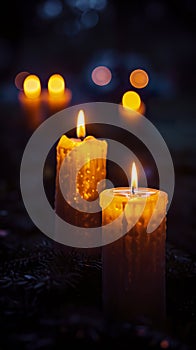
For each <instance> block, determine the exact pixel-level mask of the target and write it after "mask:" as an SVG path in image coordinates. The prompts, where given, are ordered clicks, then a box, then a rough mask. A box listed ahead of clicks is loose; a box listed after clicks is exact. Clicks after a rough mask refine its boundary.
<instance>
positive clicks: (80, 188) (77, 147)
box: [55, 110, 107, 253]
mask: <svg viewBox="0 0 196 350" xmlns="http://www.w3.org/2000/svg"><path fill="white" fill-rule="evenodd" d="M85 129H86V128H85V121H84V112H83V110H80V111H79V113H78V120H77V138H68V137H67V136H65V135H63V136H62V137H61V139H60V140H59V142H58V145H57V148H56V161H57V165H56V190H55V211H56V214H57V215H58V216H60V217H61V218H62V219H63V220H65V221H67V222H68V223H70V224H72V225H75V226H78V227H85V228H87V229H88V228H89V227H99V226H101V208H100V206H99V200H98V197H99V192H98V186H99V191H102V190H104V188H105V178H106V154H107V142H106V141H105V140H99V139H96V138H95V137H93V136H87V137H85V135H86V130H85ZM65 163H66V167H65V170H64V171H63V173H62V174H61V168H62V167H63V165H64V164H65ZM81 164H82V166H81ZM62 189H63V191H62ZM62 192H63V193H62ZM64 197H66V198H64ZM81 198H82V200H83V201H82V203H81V201H80V199H81ZM95 200H97V204H96V203H94V201H95ZM91 206H92V207H93V208H94V209H93V210H92V211H91V210H89V207H90V208H91ZM55 230H56V235H58V227H56V229H55ZM84 249H85V248H84ZM87 250H88V252H89V253H92V252H93V251H94V252H95V251H96V253H97V251H99V252H100V249H99V250H98V249H97V248H92V249H87ZM87 250H85V252H87Z"/></svg>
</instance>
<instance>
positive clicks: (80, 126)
mask: <svg viewBox="0 0 196 350" xmlns="http://www.w3.org/2000/svg"><path fill="white" fill-rule="evenodd" d="M85 135H86V128H85V121H84V111H83V110H82V109H81V110H80V111H79V113H78V120H77V137H79V138H81V137H82V138H84V137H85Z"/></svg>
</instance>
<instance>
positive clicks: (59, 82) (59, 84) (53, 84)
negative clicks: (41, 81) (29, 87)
mask: <svg viewBox="0 0 196 350" xmlns="http://www.w3.org/2000/svg"><path fill="white" fill-rule="evenodd" d="M64 91H65V81H64V79H63V77H62V76H61V75H60V74H53V75H51V77H50V78H49V80H48V92H49V94H50V96H52V97H58V96H59V97H61V96H62V95H63V94H64Z"/></svg>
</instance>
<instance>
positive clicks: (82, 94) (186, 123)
mask: <svg viewBox="0 0 196 350" xmlns="http://www.w3.org/2000/svg"><path fill="white" fill-rule="evenodd" d="M195 15H196V5H195V2H194V1H177V2H176V1H138V2H123V3H122V2H120V1H105V0H101V1H95V0H93V1H91V2H90V1H85V0H79V1H74V0H73V1H71V0H70V1H68V0H67V1H61V0H58V1H57V0H56V1H52V0H51V1H49V0H48V1H36V2H35V1H28V2H25V1H20V3H19V4H18V3H14V2H13V3H11V4H10V2H6V3H5V4H4V7H3V10H2V11H1V15H0V16H1V21H0V26H1V30H0V78H1V80H0V82H1V83H0V84H1V86H0V102H1V109H2V111H1V131H2V135H1V144H2V145H1V153H2V162H1V163H2V166H1V187H2V190H4V191H5V194H4V195H5V197H6V198H5V199H6V200H7V199H8V196H9V191H8V192H7V190H9V189H10V187H11V188H12V190H16V191H18V196H19V198H20V191H19V188H18V177H19V167H20V160H21V157H22V152H23V150H24V147H25V144H26V142H27V140H28V137H29V136H30V135H31V133H32V132H33V127H32V129H31V130H29V129H28V127H26V126H25V121H24V113H23V114H22V111H21V106H20V105H19V101H18V93H19V91H18V89H17V88H16V86H15V83H14V79H15V77H16V75H17V74H18V73H19V72H21V71H27V72H29V73H33V74H37V75H38V76H39V78H40V80H41V84H42V88H46V87H47V80H48V78H49V76H50V75H52V74H53V73H56V72H57V73H59V74H62V76H63V77H64V78H65V81H66V84H67V87H68V88H69V89H70V90H71V91H72V100H71V102H70V104H69V105H74V104H78V103H83V102H92V101H107V102H113V103H121V98H122V95H123V93H124V92H125V91H126V90H128V89H133V90H136V91H137V89H135V88H134V87H132V86H131V85H130V83H129V74H130V72H131V71H132V70H133V69H137V68H143V69H145V70H146V71H147V72H148V74H149V78H150V81H149V84H148V86H147V87H146V88H143V89H140V90H138V91H137V92H139V93H140V96H141V98H142V100H143V101H144V103H145V105H146V112H145V116H146V117H147V118H148V119H149V120H150V121H152V122H153V123H154V125H155V126H156V127H157V128H158V130H159V131H160V133H161V134H162V136H163V138H164V139H165V141H166V143H167V145H168V148H169V150H170V152H171V155H172V158H173V162H174V167H175V176H176V187H175V194H174V199H173V202H172V206H171V208H170V211H169V213H168V239H171V240H172V241H174V242H175V243H176V244H177V245H179V246H182V247H184V248H185V249H188V250H190V251H192V252H196V238H195V227H196V222H195V215H194V214H195V209H196V207H195V181H194V169H195V162H194V159H195V151H196V143H195V116H194V102H195V56H196V49H195ZM102 64H105V65H107V66H108V67H109V68H110V69H111V71H112V75H113V79H112V81H111V83H110V84H109V85H108V86H105V87H104V86H103V87H100V86H97V85H95V84H94V83H93V82H92V80H91V72H92V69H93V68H94V67H96V66H97V65H102ZM49 115H50V112H45V114H44V115H43V116H42V120H43V119H44V118H45V117H47V116H49ZM42 120H41V121H42ZM41 121H39V120H38V121H37V124H39V122H41ZM37 124H36V123H35V126H36V125H37ZM35 126H34V128H35ZM13 149H15V151H14V152H13ZM169 176H170V175H169V174H168V177H169ZM150 180H151V183H152V179H149V181H150ZM19 200H20V199H19ZM10 205H11V204H10ZM2 209H6V208H4V204H3V203H2Z"/></svg>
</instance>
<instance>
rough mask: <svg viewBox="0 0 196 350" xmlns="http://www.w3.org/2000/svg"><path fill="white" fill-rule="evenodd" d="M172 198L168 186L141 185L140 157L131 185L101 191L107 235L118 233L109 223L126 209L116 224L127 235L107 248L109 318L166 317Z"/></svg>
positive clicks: (105, 300)
mask: <svg viewBox="0 0 196 350" xmlns="http://www.w3.org/2000/svg"><path fill="white" fill-rule="evenodd" d="M167 198H168V196H167V194H166V193H165V192H163V191H160V190H156V189H151V188H138V184H137V171H136V167H135V164H134V163H133V166H132V181H131V187H130V188H129V187H126V188H111V189H106V190H104V191H103V192H102V193H100V205H101V207H102V225H103V227H102V230H103V234H104V235H107V237H109V236H111V237H112V235H114V227H113V228H111V227H110V225H108V224H110V223H111V222H113V221H114V220H115V219H116V218H118V217H119V215H121V219H120V220H117V222H116V225H115V230H117V231H118V232H120V233H121V237H120V238H119V239H117V240H115V241H114V242H112V243H110V244H107V245H104V246H103V248H102V263H103V308H104V312H105V314H106V316H107V317H109V318H116V319H122V320H128V321H132V320H134V319H137V318H142V317H147V318H148V319H150V320H156V322H158V321H162V320H163V319H164V317H165V239H166V206H167V200H168V199H167ZM152 214H153V216H152ZM151 216H152V220H151V222H150V219H151ZM149 224H150V225H151V230H152V232H150V233H148V232H147V228H148V225H149Z"/></svg>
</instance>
